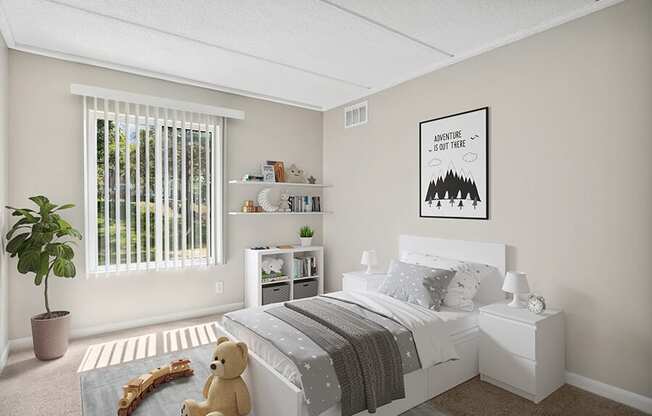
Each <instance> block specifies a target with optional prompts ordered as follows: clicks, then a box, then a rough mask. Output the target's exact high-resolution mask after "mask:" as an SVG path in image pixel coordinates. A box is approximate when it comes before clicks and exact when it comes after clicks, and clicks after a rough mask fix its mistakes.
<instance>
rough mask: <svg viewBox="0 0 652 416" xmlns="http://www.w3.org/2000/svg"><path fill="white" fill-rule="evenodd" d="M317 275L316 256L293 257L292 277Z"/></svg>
mask: <svg viewBox="0 0 652 416" xmlns="http://www.w3.org/2000/svg"><path fill="white" fill-rule="evenodd" d="M316 276H317V257H315V256H306V257H295V258H294V275H293V276H292V277H293V278H294V279H300V278H302V277H316Z"/></svg>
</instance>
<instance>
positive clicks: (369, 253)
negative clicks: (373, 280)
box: [360, 250, 378, 274]
mask: <svg viewBox="0 0 652 416" xmlns="http://www.w3.org/2000/svg"><path fill="white" fill-rule="evenodd" d="M360 264H362V265H363V266H367V270H366V272H365V273H367V274H373V267H374V266H375V265H376V264H378V258H377V257H376V250H365V251H363V252H362V258H361V259H360Z"/></svg>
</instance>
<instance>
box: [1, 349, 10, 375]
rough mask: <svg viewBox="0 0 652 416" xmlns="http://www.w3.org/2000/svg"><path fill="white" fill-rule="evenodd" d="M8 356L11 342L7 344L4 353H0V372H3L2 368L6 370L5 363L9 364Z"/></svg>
mask: <svg viewBox="0 0 652 416" xmlns="http://www.w3.org/2000/svg"><path fill="white" fill-rule="evenodd" d="M8 358H9V343H7V345H5V348H4V350H3V351H2V355H0V374H2V370H4V368H5V365H7V359H8Z"/></svg>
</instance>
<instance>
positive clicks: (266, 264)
mask: <svg viewBox="0 0 652 416" xmlns="http://www.w3.org/2000/svg"><path fill="white" fill-rule="evenodd" d="M283 263H285V262H284V261H283V259H282V258H280V257H266V258H265V260H263V261H262V263H261V265H260V268H261V274H262V280H263V282H269V281H273V280H278V279H279V278H283V277H285V276H284V275H283Z"/></svg>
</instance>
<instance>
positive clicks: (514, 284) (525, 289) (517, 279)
mask: <svg viewBox="0 0 652 416" xmlns="http://www.w3.org/2000/svg"><path fill="white" fill-rule="evenodd" d="M503 291H505V292H507V293H514V294H517V295H518V294H519V293H529V292H530V285H529V284H528V282H527V274H525V273H522V272H507V274H506V275H505V281H504V282H503Z"/></svg>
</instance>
